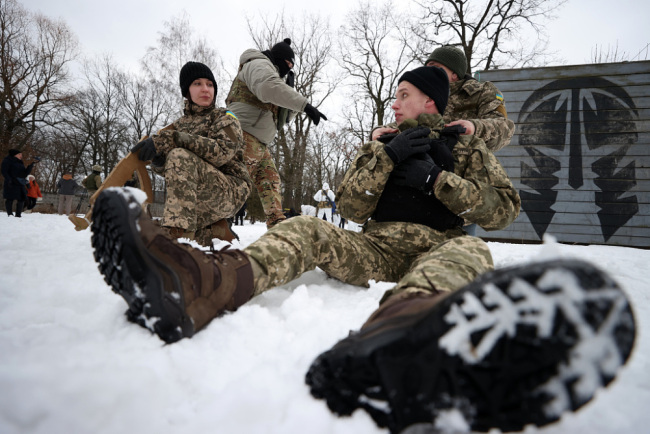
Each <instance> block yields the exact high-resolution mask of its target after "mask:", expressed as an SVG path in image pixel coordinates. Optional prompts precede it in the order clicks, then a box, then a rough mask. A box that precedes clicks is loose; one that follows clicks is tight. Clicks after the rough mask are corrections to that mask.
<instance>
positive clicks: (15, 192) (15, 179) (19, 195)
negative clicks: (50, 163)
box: [2, 149, 40, 217]
mask: <svg viewBox="0 0 650 434" xmlns="http://www.w3.org/2000/svg"><path fill="white" fill-rule="evenodd" d="M34 160H35V161H34V162H32V163H31V164H30V165H28V166H27V167H25V164H24V163H23V153H22V152H21V151H20V150H18V149H9V152H8V154H7V156H6V157H5V158H4V160H2V176H3V177H4V185H3V188H2V197H4V199H5V209H6V210H7V216H12V215H14V213H13V206H14V201H16V217H21V215H22V212H23V207H24V206H25V201H26V200H27V188H25V185H26V184H27V179H26V177H27V175H29V174H30V172H31V171H32V169H33V168H34V163H36V162H38V161H39V160H40V158H38V157H36V158H35V159H34Z"/></svg>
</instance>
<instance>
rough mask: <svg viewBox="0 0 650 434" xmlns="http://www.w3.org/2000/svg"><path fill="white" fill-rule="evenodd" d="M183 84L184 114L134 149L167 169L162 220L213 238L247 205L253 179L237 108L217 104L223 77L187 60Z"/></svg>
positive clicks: (174, 229)
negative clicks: (234, 109)
mask: <svg viewBox="0 0 650 434" xmlns="http://www.w3.org/2000/svg"><path fill="white" fill-rule="evenodd" d="M180 87H181V92H182V94H183V96H184V97H185V98H186V100H185V110H184V115H183V116H182V117H181V118H180V119H177V120H176V121H175V122H174V123H173V124H172V127H171V128H169V129H164V130H162V131H160V132H159V133H158V134H156V135H154V136H152V137H149V138H147V139H145V140H143V141H141V142H140V143H138V144H137V145H136V146H135V147H134V148H133V149H132V150H131V151H132V152H134V153H136V152H138V153H139V157H140V159H141V160H143V161H149V160H151V161H152V164H153V165H154V166H157V167H162V168H163V169H164V176H165V181H166V183H167V199H166V201H165V210H164V213H163V218H162V226H163V227H165V228H167V229H168V232H169V233H170V234H171V235H172V236H173V237H176V238H178V237H185V238H190V239H195V238H196V240H197V241H198V242H200V243H202V244H209V243H210V242H211V240H212V238H221V235H222V234H221V233H220V231H223V227H222V223H223V222H221V221H222V220H223V219H226V218H230V217H232V216H234V215H235V213H236V212H237V210H238V209H240V208H241V207H242V205H243V204H244V202H246V199H247V198H248V195H249V193H250V189H251V185H252V183H251V180H250V177H249V175H248V171H247V170H246V165H245V164H244V153H243V152H244V151H243V138H242V130H241V127H240V125H239V121H238V120H237V117H236V116H235V115H234V114H233V113H232V112H230V111H227V110H226V109H224V108H217V107H215V95H216V91H217V83H216V81H215V79H214V75H213V74H212V71H211V70H210V68H208V67H207V66H206V65H204V64H202V63H198V62H188V63H186V64H185V65H184V66H183V68H182V69H181V73H180Z"/></svg>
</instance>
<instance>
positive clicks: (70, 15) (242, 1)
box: [19, 0, 650, 70]
mask: <svg viewBox="0 0 650 434" xmlns="http://www.w3.org/2000/svg"><path fill="white" fill-rule="evenodd" d="M19 1H20V0H19ZM21 3H22V4H23V5H24V6H25V7H26V8H27V9H29V10H31V11H41V12H42V13H44V14H45V15H47V16H49V17H52V18H55V17H60V18H62V19H63V20H64V21H65V22H66V23H67V24H68V25H69V26H70V28H71V29H72V31H73V32H74V33H75V34H76V36H77V37H78V39H79V42H80V44H81V48H82V51H83V54H84V55H86V56H94V55H99V54H103V53H112V54H113V56H114V57H115V59H116V60H117V61H118V63H119V64H120V65H122V66H123V67H126V68H127V69H133V70H136V69H137V68H138V60H139V59H140V58H141V57H142V56H143V55H144V53H145V50H146V48H147V47H149V46H153V45H155V44H156V38H157V37H158V32H160V31H161V30H162V29H163V22H164V21H166V20H169V19H170V18H172V17H175V16H178V15H179V14H180V13H181V12H182V11H183V10H185V12H187V14H188V15H189V17H190V22H191V26H192V28H193V29H194V30H195V31H196V33H197V34H198V35H201V36H204V37H205V38H206V39H207V40H208V41H209V42H213V43H214V44H215V46H216V48H217V51H218V52H219V54H220V55H221V57H222V58H223V60H224V62H225V63H226V65H231V64H232V65H235V64H236V62H237V59H238V58H239V55H240V54H241V52H242V51H243V50H244V49H246V48H250V47H251V46H252V41H251V40H250V38H249V36H248V32H247V28H246V21H245V17H246V16H247V15H248V16H252V17H255V16H256V15H259V14H268V15H275V14H277V13H279V12H281V11H282V10H283V9H284V11H285V13H286V14H287V15H296V16H298V15H300V14H301V13H302V12H303V11H310V12H313V13H316V14H320V15H321V16H324V17H327V16H329V17H330V20H331V21H330V24H331V25H332V28H337V27H338V26H339V25H340V24H341V22H342V19H343V18H344V16H345V13H346V12H347V11H348V10H350V9H351V8H353V7H354V6H355V5H356V0H323V1H317V2H308V1H298V2H296V1H295V0H294V1H286V0H273V1H269V0H234V1H233V0H216V1H214V0H212V1H206V2H204V4H203V5H202V4H201V2H198V1H178V0H104V1H100V2H95V1H93V2H89V1H88V0H22V1H21ZM395 4H398V5H404V4H407V2H406V1H405V0H396V1H395ZM649 16H650V2H645V1H641V0H617V1H612V0H569V2H568V3H567V4H566V5H564V6H563V8H562V9H561V10H560V12H559V13H558V18H557V19H556V20H555V21H552V22H549V23H547V28H548V31H549V35H550V43H551V50H553V51H556V52H557V53H558V56H559V57H560V58H563V59H564V60H565V63H566V64H571V65H573V64H583V63H591V52H592V51H593V49H594V48H595V47H596V46H598V47H599V48H602V49H603V50H604V51H607V49H608V48H612V49H613V48H614V47H616V46H618V50H619V52H620V51H624V52H626V53H628V54H629V55H630V57H633V56H635V55H636V54H637V53H639V51H641V50H642V49H643V48H644V47H646V46H647V44H648V43H650V27H649V26H648V23H647V20H648V17H649ZM647 57H649V56H648V55H647V49H645V50H643V52H642V53H641V56H640V59H639V58H637V59H635V60H644V59H646V58H647Z"/></svg>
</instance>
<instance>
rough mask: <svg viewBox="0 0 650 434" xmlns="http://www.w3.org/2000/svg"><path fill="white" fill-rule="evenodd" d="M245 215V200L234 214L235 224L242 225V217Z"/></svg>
mask: <svg viewBox="0 0 650 434" xmlns="http://www.w3.org/2000/svg"><path fill="white" fill-rule="evenodd" d="M245 216H246V202H244V204H243V205H242V207H241V208H239V211H237V214H235V226H237V225H241V226H244V217H245Z"/></svg>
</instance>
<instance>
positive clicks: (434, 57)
mask: <svg viewBox="0 0 650 434" xmlns="http://www.w3.org/2000/svg"><path fill="white" fill-rule="evenodd" d="M429 62H438V63H440V64H441V65H445V66H446V67H447V68H449V69H451V71H452V72H455V73H456V75H457V76H458V78H463V77H465V74H467V58H466V57H465V53H463V50H461V49H460V48H458V47H454V46H451V45H443V46H442V47H438V48H436V49H435V50H433V53H431V55H430V56H429V58H428V59H427V61H426V62H425V65H426V64H427V63H429Z"/></svg>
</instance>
